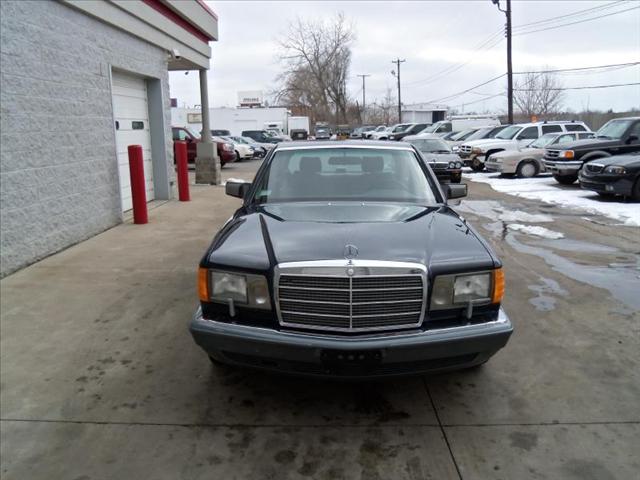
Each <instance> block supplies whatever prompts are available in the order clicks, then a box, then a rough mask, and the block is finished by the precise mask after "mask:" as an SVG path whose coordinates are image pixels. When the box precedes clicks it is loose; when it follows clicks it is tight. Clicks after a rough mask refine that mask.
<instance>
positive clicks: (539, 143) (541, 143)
mask: <svg viewBox="0 0 640 480" xmlns="http://www.w3.org/2000/svg"><path fill="white" fill-rule="evenodd" d="M556 138H558V134H557V133H545V134H544V135H542V136H541V137H540V138H538V139H537V140H536V141H535V142H533V143H530V144H529V147H530V148H544V147H546V146H547V145H549V144H551V143H553V141H554V140H555V139H556Z"/></svg>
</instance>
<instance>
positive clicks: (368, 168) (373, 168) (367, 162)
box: [362, 157, 384, 173]
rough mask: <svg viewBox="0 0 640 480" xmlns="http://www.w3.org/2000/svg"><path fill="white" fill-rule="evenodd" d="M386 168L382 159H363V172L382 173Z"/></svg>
mask: <svg viewBox="0 0 640 480" xmlns="http://www.w3.org/2000/svg"><path fill="white" fill-rule="evenodd" d="M383 168H384V159H383V158H382V157H362V170H363V171H365V172H368V173H380V172H382V169H383Z"/></svg>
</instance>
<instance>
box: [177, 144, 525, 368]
mask: <svg viewBox="0 0 640 480" xmlns="http://www.w3.org/2000/svg"><path fill="white" fill-rule="evenodd" d="M443 189H444V190H443ZM466 189H467V187H466V185H464V184H462V185H454V184H450V185H446V186H442V187H441V186H440V185H439V183H438V181H437V179H436V176H435V175H434V173H433V171H432V170H431V168H430V167H429V165H428V164H427V162H425V161H424V159H423V158H422V157H421V156H420V154H419V153H418V151H417V150H416V149H415V147H413V146H412V145H410V144H406V143H393V144H381V142H370V141H364V142H363V141H353V142H351V141H345V142H326V141H325V142H307V143H281V144H279V145H278V146H277V147H276V148H275V149H273V150H272V151H271V152H270V153H269V155H268V156H267V158H266V159H265V161H264V162H263V165H262V166H261V167H260V169H259V171H258V172H257V174H256V177H255V179H254V181H253V182H252V183H240V182H232V181H230V182H227V184H226V192H227V194H229V195H232V196H235V197H238V198H241V199H242V206H241V207H240V208H239V209H238V210H237V211H236V212H235V214H234V215H233V217H232V218H231V219H229V221H228V222H227V223H226V224H225V225H224V226H223V227H222V229H221V230H220V231H219V232H218V234H217V235H216V236H215V238H214V239H213V242H212V243H211V246H210V247H209V248H208V250H207V252H206V253H205V255H204V257H203V258H202V260H201V262H200V268H199V273H198V290H199V297H200V307H199V308H198V309H197V311H196V313H195V315H194V317H193V319H192V321H191V325H190V330H191V333H192V335H193V337H194V339H195V341H196V343H197V344H198V345H200V346H201V347H202V348H203V349H204V350H205V351H206V352H207V354H208V355H209V357H210V358H211V360H212V361H213V362H214V364H220V363H222V364H231V365H239V366H248V367H255V368H261V369H269V370H276V371H280V372H286V373H294V374H304V375H317V376H328V377H342V378H358V377H382V376H391V375H402V374H418V373H425V372H433V371H443V370H451V369H458V368H466V367H473V366H477V365H480V364H482V363H484V362H486V361H487V360H488V359H489V358H490V357H491V356H492V355H493V354H495V353H496V352H497V351H498V350H499V349H500V348H502V347H503V346H505V344H506V343H507V340H508V339H509V336H510V335H511V333H512V330H513V328H512V326H511V322H510V321H509V318H508V317H507V315H506V314H505V312H504V311H503V310H502V308H501V307H500V304H501V301H502V297H503V293H504V274H503V270H502V264H501V262H500V260H499V259H498V258H497V257H496V255H495V253H494V252H493V250H492V249H491V247H490V246H489V245H488V244H487V242H486V241H485V240H483V239H482V237H480V235H479V234H478V233H477V232H476V231H475V230H474V228H473V227H472V226H471V225H469V224H468V223H467V222H466V221H465V219H464V218H462V217H460V216H459V215H458V214H457V213H456V212H455V211H454V210H452V209H451V208H450V207H449V206H448V205H447V200H448V198H449V199H451V198H459V197H462V196H465V195H466Z"/></svg>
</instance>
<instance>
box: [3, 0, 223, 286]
mask: <svg viewBox="0 0 640 480" xmlns="http://www.w3.org/2000/svg"><path fill="white" fill-rule="evenodd" d="M0 27H1V29H2V55H1V56H0V70H1V71H2V89H1V97H0V99H1V100H0V103H1V110H2V150H1V152H0V162H1V163H0V165H1V169H0V190H1V192H2V202H1V204H0V214H1V216H2V230H1V255H0V259H1V266H0V275H2V276H4V275H7V274H9V273H11V272H13V271H15V270H17V269H19V268H22V267H24V266H26V265H28V264H30V263H32V262H35V261H36V260H39V259H40V258H43V257H45V256H47V255H50V254H52V253H55V252H57V251H59V250H62V249H64V248H66V247H68V246H70V245H73V244H74V243H77V242H80V241H82V240H84V239H86V238H89V237H91V236H93V235H96V234H98V233H100V232H102V231H104V230H106V229H108V228H110V227H112V226H114V225H116V224H118V223H120V222H122V221H123V218H124V212H126V211H127V210H129V209H130V208H131V190H130V185H129V168H128V158H127V153H126V152H127V146H128V145H131V144H139V145H142V146H143V150H144V163H145V176H146V180H147V200H153V199H154V198H155V199H168V198H170V197H171V195H172V183H173V178H174V173H173V142H172V136H171V113H170V97H169V83H168V77H169V74H168V71H169V70H199V72H200V83H201V84H200V89H201V93H203V94H202V97H203V98H202V100H201V101H202V103H203V105H205V104H207V91H206V77H207V69H208V68H209V61H210V58H211V48H210V47H209V42H210V41H215V40H217V38H218V19H217V17H216V15H215V13H213V12H212V11H211V10H210V9H209V8H208V7H207V6H206V5H205V3H204V2H201V1H197V0H188V1H178V0H130V1H116V0H93V1H78V0H59V1H38V2H27V1H18V0H2V1H0ZM205 120H206V119H205ZM203 143H206V141H205V142H203ZM209 146H210V147H211V151H213V146H212V145H211V144H210V143H209ZM205 147H206V146H205ZM203 158H204V159H205V160H207V159H208V158H209V157H206V156H203Z"/></svg>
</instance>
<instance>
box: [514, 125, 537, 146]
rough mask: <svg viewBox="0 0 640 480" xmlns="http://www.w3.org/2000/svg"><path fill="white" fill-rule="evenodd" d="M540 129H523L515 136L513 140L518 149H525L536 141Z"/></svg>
mask: <svg viewBox="0 0 640 480" xmlns="http://www.w3.org/2000/svg"><path fill="white" fill-rule="evenodd" d="M539 128H540V127H535V126H534V127H526V128H523V129H522V131H520V133H518V135H517V136H516V138H515V140H516V141H517V142H518V148H522V147H526V146H527V145H529V144H530V143H531V142H533V141H534V140H537V139H538V137H539V136H540V131H539V130H538V129H539Z"/></svg>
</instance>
